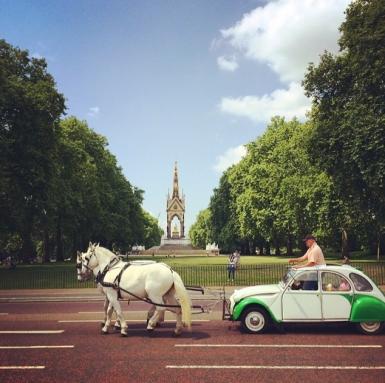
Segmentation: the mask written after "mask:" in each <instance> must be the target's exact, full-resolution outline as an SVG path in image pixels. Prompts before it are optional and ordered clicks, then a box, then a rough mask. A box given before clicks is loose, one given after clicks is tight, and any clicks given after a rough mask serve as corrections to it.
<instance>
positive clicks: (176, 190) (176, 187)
mask: <svg viewBox="0 0 385 383" xmlns="http://www.w3.org/2000/svg"><path fill="white" fill-rule="evenodd" d="M175 197H176V198H179V184H178V167H177V162H176V161H175V167H174V184H173V189H172V198H175Z"/></svg>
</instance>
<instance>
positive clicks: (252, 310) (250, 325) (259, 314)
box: [240, 306, 270, 334]
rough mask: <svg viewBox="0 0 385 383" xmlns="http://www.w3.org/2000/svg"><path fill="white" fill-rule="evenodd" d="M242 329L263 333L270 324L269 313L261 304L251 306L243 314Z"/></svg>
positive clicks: (253, 332)
mask: <svg viewBox="0 0 385 383" xmlns="http://www.w3.org/2000/svg"><path fill="white" fill-rule="evenodd" d="M240 319H241V330H242V331H243V332H246V333H249V334H261V333H263V332H265V331H266V330H267V329H268V328H269V325H270V318H269V314H268V313H267V312H266V310H265V309H264V308H262V307H260V306H250V307H246V309H245V310H243V312H242V315H241V318H240Z"/></svg>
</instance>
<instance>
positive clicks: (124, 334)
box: [120, 332, 128, 338]
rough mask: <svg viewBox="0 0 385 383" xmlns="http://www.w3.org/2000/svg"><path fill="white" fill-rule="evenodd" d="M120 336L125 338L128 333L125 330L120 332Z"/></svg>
mask: <svg viewBox="0 0 385 383" xmlns="http://www.w3.org/2000/svg"><path fill="white" fill-rule="evenodd" d="M120 336H121V337H123V338H126V337H127V336H128V334H127V333H126V332H121V333H120Z"/></svg>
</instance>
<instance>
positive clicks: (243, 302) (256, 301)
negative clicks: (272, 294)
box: [232, 297, 280, 323]
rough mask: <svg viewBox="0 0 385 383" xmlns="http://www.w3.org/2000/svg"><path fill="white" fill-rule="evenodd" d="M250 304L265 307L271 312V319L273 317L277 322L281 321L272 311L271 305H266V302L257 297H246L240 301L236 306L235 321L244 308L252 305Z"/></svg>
mask: <svg viewBox="0 0 385 383" xmlns="http://www.w3.org/2000/svg"><path fill="white" fill-rule="evenodd" d="M250 305H258V306H261V307H263V308H264V309H265V310H266V311H267V312H268V313H269V314H270V317H271V319H273V321H274V322H276V323H279V322H280V321H278V320H277V319H276V318H275V316H274V315H273V313H272V312H271V310H270V309H269V307H268V306H267V305H266V303H265V302H263V301H261V300H260V299H258V298H255V297H249V298H244V299H242V300H241V301H239V302H238V303H237V304H236V305H235V307H234V312H233V315H232V320H234V321H236V320H239V318H240V317H241V314H242V312H243V310H244V309H245V308H247V306H250Z"/></svg>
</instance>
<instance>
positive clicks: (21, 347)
mask: <svg viewBox="0 0 385 383" xmlns="http://www.w3.org/2000/svg"><path fill="white" fill-rule="evenodd" d="M74 347H75V346H74V345H58V346H43V345H42V346H39V345H36V346H0V350H18V349H44V348H74Z"/></svg>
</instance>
